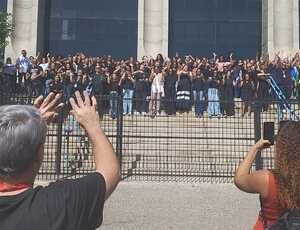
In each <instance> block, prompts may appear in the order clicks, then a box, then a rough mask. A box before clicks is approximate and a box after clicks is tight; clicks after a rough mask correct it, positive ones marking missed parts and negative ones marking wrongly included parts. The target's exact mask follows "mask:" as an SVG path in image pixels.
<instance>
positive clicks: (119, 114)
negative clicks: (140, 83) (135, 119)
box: [116, 95, 123, 173]
mask: <svg viewBox="0 0 300 230" xmlns="http://www.w3.org/2000/svg"><path fill="white" fill-rule="evenodd" d="M122 102H123V97H122V95H119V96H117V135H116V151H117V154H118V157H119V163H120V171H121V173H122V156H123V152H122V150H123V148H122V145H123V109H122V108H123V106H122Z"/></svg>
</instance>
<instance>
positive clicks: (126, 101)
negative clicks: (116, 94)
mask: <svg viewBox="0 0 300 230" xmlns="http://www.w3.org/2000/svg"><path fill="white" fill-rule="evenodd" d="M132 98H133V90H132V89H123V114H131V113H132Z"/></svg>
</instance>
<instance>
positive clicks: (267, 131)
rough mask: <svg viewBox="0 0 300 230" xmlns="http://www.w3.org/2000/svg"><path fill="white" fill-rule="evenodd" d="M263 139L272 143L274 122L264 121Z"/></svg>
mask: <svg viewBox="0 0 300 230" xmlns="http://www.w3.org/2000/svg"><path fill="white" fill-rule="evenodd" d="M263 138H264V140H268V141H270V143H271V145H274V122H264V136H263Z"/></svg>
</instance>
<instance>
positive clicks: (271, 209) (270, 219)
mask: <svg viewBox="0 0 300 230" xmlns="http://www.w3.org/2000/svg"><path fill="white" fill-rule="evenodd" d="M267 194H268V195H267V197H266V198H263V199H262V210H263V213H264V219H265V221H266V222H267V224H268V226H271V225H273V224H275V222H276V221H277V219H278V218H279V217H280V216H281V215H282V213H283V209H282V208H281V207H280V205H279V201H278V197H277V185H276V182H275V177H274V175H273V173H271V172H269V184H268V192H267ZM253 230H264V224H263V220H262V218H261V216H260V215H259V216H258V218H257V221H256V224H255V226H254V228H253Z"/></svg>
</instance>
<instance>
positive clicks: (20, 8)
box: [5, 0, 45, 60]
mask: <svg viewBox="0 0 300 230" xmlns="http://www.w3.org/2000/svg"><path fill="white" fill-rule="evenodd" d="M44 2H45V0H22V1H19V0H8V1H7V12H8V13H10V14H12V15H13V23H14V25H15V31H14V34H13V36H12V38H11V39H9V45H8V46H7V47H6V48H5V57H11V58H12V59H13V60H15V59H17V58H18V57H19V55H20V51H21V50H22V49H25V50H27V53H28V56H36V54H37V52H38V51H41V50H42V49H43V45H42V43H43V39H41V38H42V36H43V29H42V28H43V27H44V25H43V22H44V15H42V14H43V12H44V11H43V10H44V9H43V6H44ZM38 41H39V42H38Z"/></svg>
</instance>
